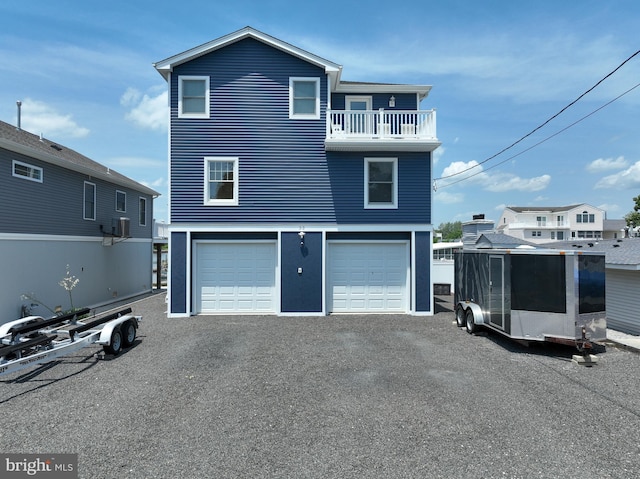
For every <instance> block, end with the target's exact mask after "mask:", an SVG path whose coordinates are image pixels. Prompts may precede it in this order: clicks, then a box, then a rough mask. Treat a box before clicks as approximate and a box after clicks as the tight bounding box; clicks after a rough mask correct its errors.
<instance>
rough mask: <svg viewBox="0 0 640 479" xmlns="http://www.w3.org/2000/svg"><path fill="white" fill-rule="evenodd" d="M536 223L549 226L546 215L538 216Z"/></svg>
mask: <svg viewBox="0 0 640 479" xmlns="http://www.w3.org/2000/svg"><path fill="white" fill-rule="evenodd" d="M536 224H537V225H538V226H547V217H546V216H536Z"/></svg>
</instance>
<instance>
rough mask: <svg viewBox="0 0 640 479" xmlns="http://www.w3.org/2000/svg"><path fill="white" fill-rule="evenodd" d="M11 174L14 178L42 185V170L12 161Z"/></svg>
mask: <svg viewBox="0 0 640 479" xmlns="http://www.w3.org/2000/svg"><path fill="white" fill-rule="evenodd" d="M12 172H13V173H12V174H13V176H15V177H16V178H22V179H24V180H29V181H35V182H37V183H42V168H40V167H38V166H33V165H30V164H28V163H23V162H22V161H18V160H13V168H12Z"/></svg>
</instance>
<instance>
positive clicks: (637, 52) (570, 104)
mask: <svg viewBox="0 0 640 479" xmlns="http://www.w3.org/2000/svg"><path fill="white" fill-rule="evenodd" d="M638 54H640V50H638V51H636V52H635V53H634V54H633V55H631V56H630V57H629V58H627V59H626V60H624V61H623V62H622V63H620V65H618V66H617V67H616V68H615V69H613V70H612V71H610V72H609V73H608V74H607V75H605V76H604V77H602V78H601V79H600V80H598V81H597V82H596V83H595V85H593V86H592V87H591V88H589V89H588V90H586V91H585V92H584V93H582V94H581V95H580V96H579V97H578V98H576V99H575V100H573V101H572V102H571V103H569V104H568V105H566V106H565V107H564V108H562V109H561V110H560V111H559V112H558V113H556V114H555V115H553V116H551V117H550V118H548V119H547V120H546V121H544V122H543V123H541V124H540V125H538V126H537V127H535V128H534V129H533V130H531V131H530V132H529V133H527V134H526V135H524V136H522V137H520V138H519V139H518V140H516V141H514V142H513V143H511V144H510V145H509V146H507V147H505V148H503V149H502V150H500V151H499V152H497V153H495V154H494V155H491V156H490V157H488V158H486V159H484V160H482V161H481V162H480V163H478V164H476V165H474V166H472V167H470V168H467V169H465V170H462V171H459V172H457V173H453V174H451V175H447V176H441V177H439V178H435V179H434V180H433V183H434V187H435V185H436V181H438V180H444V179H446V178H451V177H454V176H457V175H461V174H462V173H465V172H467V171H469V170H472V169H473V168H476V167H477V166H480V165H483V164H484V163H486V162H488V161H490V160H493V159H494V158H495V157H497V156H499V155H501V154H502V153H504V152H505V151H507V150H510V149H511V148H513V147H514V146H516V145H517V144H519V143H521V142H522V141H524V140H525V139H526V138H528V137H530V136H531V135H533V134H534V133H535V132H536V131H538V130H540V129H541V128H543V127H544V126H546V125H547V124H548V123H550V122H551V121H553V120H554V119H555V118H557V117H558V116H560V115H561V114H562V113H564V112H565V111H566V110H568V109H569V108H571V107H572V106H573V105H575V104H576V103H577V102H578V101H580V100H581V99H582V98H583V97H585V96H586V95H588V94H589V93H591V92H592V91H593V90H594V89H595V88H597V87H598V86H599V85H600V84H601V83H602V82H604V81H605V80H606V79H607V78H609V77H610V76H611V75H613V74H614V73H616V72H617V71H618V70H620V68H622V67H623V66H624V65H625V64H626V63H628V62H629V61H631V59H632V58H634V57H635V56H637V55H638ZM636 86H637V85H636ZM634 88H636V87H633V88H631V90H633V89H634ZM631 90H628V91H627V92H625V93H623V94H622V95H620V96H618V97H617V98H615V99H614V100H612V101H611V102H610V103H612V102H613V101H615V100H617V99H618V98H620V97H621V96H623V95H626V94H627V93H628V92H629V91H631ZM608 104H609V103H607V104H606V105H603V107H602V108H604V106H607V105H608ZM595 111H598V110H595ZM595 111H594V112H592V113H595ZM587 116H590V115H587ZM585 118H586V117H585ZM583 119H584V118H582V119H581V120H579V121H582V120H583ZM576 123H577V122H576ZM571 126H573V125H571ZM561 131H564V130H561ZM558 133H560V132H558ZM552 136H555V135H552ZM550 138H551V137H550ZM547 139H548V138H547ZM545 141H546V140H545ZM538 144H539V143H538ZM534 146H536V145H534ZM530 149H531V148H528V149H527V150H524V151H528V150H530ZM512 158H513V157H512ZM509 159H511V158H508V159H507V160H509ZM507 160H505V161H507ZM502 163H504V161H503V162H501V163H498V164H499V165H500V164H502ZM496 166H497V165H496ZM484 171H486V170H484ZM476 174H479V173H476ZM476 174H474V175H471V176H468V177H465V179H467V178H471V177H473V176H476ZM460 181H462V180H460ZM458 182H459V181H456V182H455V183H458ZM455 183H450V184H449V185H451V184H455ZM449 185H447V186H449Z"/></svg>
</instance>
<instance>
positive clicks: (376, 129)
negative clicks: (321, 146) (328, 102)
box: [325, 109, 440, 152]
mask: <svg viewBox="0 0 640 479" xmlns="http://www.w3.org/2000/svg"><path fill="white" fill-rule="evenodd" d="M438 146H440V142H439V141H438V138H437V137H436V111H435V110H427V111H415V110H414V111H398V110H393V111H387V110H383V109H380V110H376V111H372V110H355V111H344V110H343V111H330V110H329V111H327V137H326V140H325V148H326V149H327V151H418V152H425V151H433V150H435V149H436V148H437V147H438Z"/></svg>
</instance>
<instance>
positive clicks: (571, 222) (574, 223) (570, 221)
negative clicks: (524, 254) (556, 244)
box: [496, 203, 606, 243]
mask: <svg viewBox="0 0 640 479" xmlns="http://www.w3.org/2000/svg"><path fill="white" fill-rule="evenodd" d="M605 216H606V213H605V211H604V210H601V209H600V208H596V207H595V206H591V205H588V204H586V203H582V204H577V205H569V206H557V207H556V206H539V207H538V206H507V207H506V208H505V209H504V211H503V212H502V215H501V216H500V219H499V220H498V224H497V226H496V230H497V231H498V232H500V233H504V234H507V235H510V236H514V237H516V238H521V239H524V240H527V241H530V242H532V243H548V242H549V241H564V240H589V239H598V238H603V234H604V221H605Z"/></svg>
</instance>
